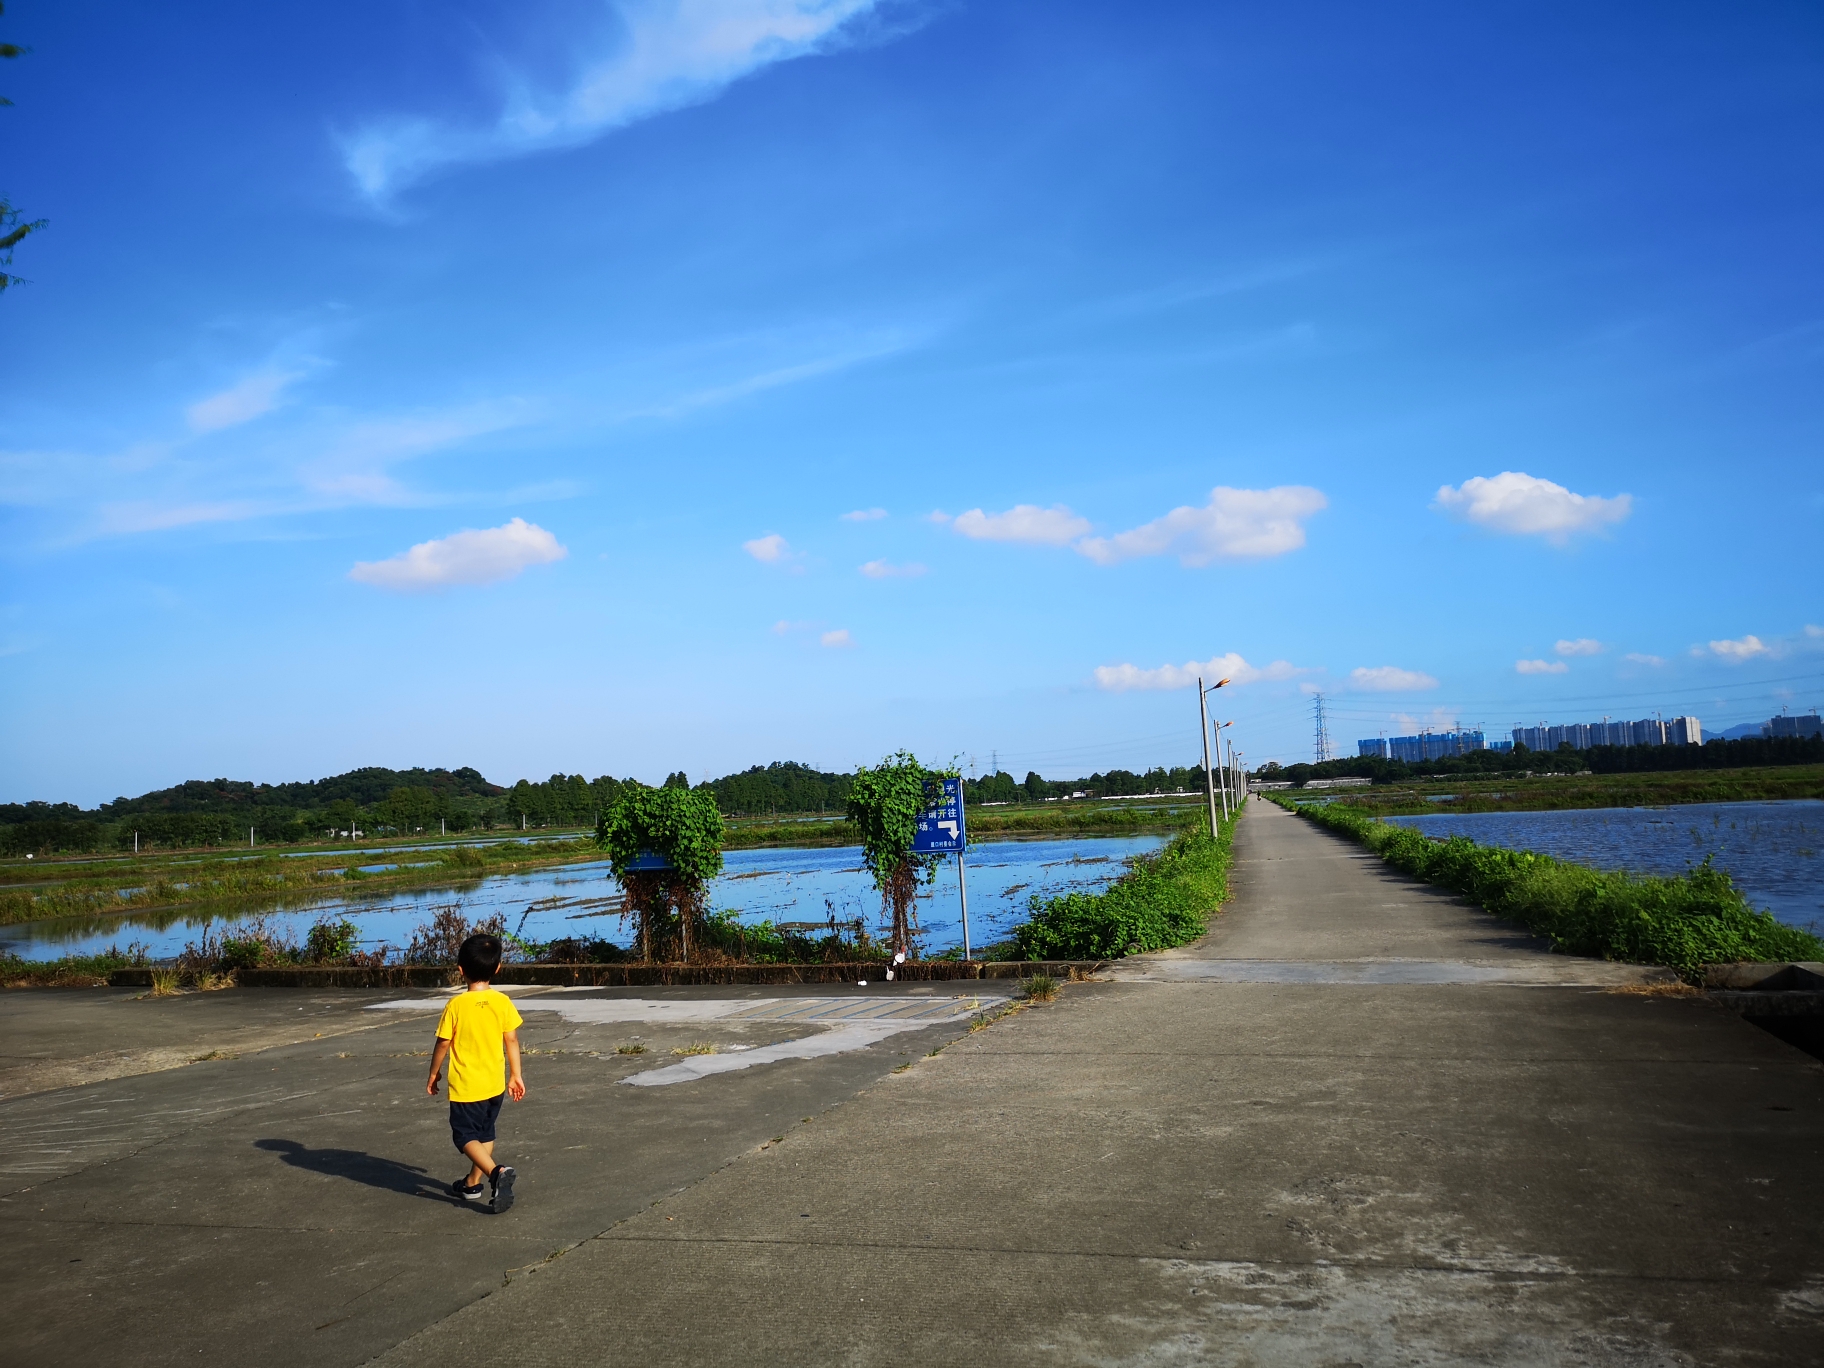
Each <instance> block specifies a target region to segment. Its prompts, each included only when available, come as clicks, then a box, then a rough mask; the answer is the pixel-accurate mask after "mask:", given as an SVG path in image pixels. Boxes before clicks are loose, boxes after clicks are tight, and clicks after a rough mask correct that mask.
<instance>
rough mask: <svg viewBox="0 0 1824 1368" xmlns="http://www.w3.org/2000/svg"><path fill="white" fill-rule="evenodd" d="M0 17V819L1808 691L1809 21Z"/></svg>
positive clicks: (1822, 141) (1798, 11)
mask: <svg viewBox="0 0 1824 1368" xmlns="http://www.w3.org/2000/svg"><path fill="white" fill-rule="evenodd" d="M0 36H4V37H5V38H7V39H9V40H10V41H14V42H19V43H23V44H26V45H28V46H29V47H30V48H31V49H32V51H31V52H30V54H29V55H27V56H26V57H24V58H22V59H20V60H19V61H16V62H10V63H7V64H5V65H6V67H7V69H6V70H5V71H4V72H3V73H0V78H3V79H4V80H5V83H6V84H5V86H4V93H6V94H8V95H10V97H11V98H12V99H13V101H14V106H15V107H13V108H11V109H4V110H0V139H4V142H3V143H0V148H3V149H4V159H3V161H0V167H3V168H4V176H3V183H0V190H4V191H5V192H6V193H7V194H8V195H9V196H10V197H11V198H12V200H13V201H14V203H15V204H16V205H18V206H19V207H20V208H21V209H23V210H25V211H26V212H27V213H28V214H29V215H30V216H33V217H37V216H44V217H47V218H49V219H50V221H51V223H50V227H49V228H48V229H47V230H45V231H44V232H42V233H40V234H37V235H35V236H33V237H31V238H29V239H27V240H26V242H25V243H24V244H23V245H22V246H21V247H20V249H19V251H18V252H17V254H16V257H15V260H14V264H13V267H12V270H13V271H14V272H15V273H17V274H19V275H22V276H24V277H26V278H27V280H28V281H29V283H28V284H25V285H22V286H19V287H16V288H14V289H10V290H8V291H6V292H5V294H4V295H3V296H0V336H3V337H4V340H5V346H4V349H3V350H0V519H3V522H0V527H3V528H4V536H3V538H0V541H3V543H4V549H3V550H0V555H3V556H4V570H5V589H4V597H3V600H0V698H3V699H4V702H5V708H4V713H3V719H4V720H0V748H3V750H4V753H5V764H4V766H0V789H3V790H4V792H0V799H7V800H18V799H25V798H47V799H58V800H71V801H78V802H82V803H84V804H90V803H94V802H96V801H98V800H105V799H108V798H112V797H113V796H115V795H116V794H122V793H137V792H140V791H142V790H144V789H147V788H151V787H154V786H160V785H164V784H168V783H172V782H175V781H178V780H181V779H184V778H187V777H197V776H216V775H228V776H234V777H245V778H253V779H258V780H268V781H277V780H284V779H293V778H306V777H314V776H317V775H321V774H328V773H334V772H338V771H340V770H344V769H348V768H351V767H353V766H356V765H363V764H385V765H393V766H407V765H413V764H423V765H450V766H454V765H462V764H472V765H475V766H477V767H479V768H480V769H482V770H483V771H484V772H485V773H486V774H488V775H489V776H490V777H492V778H494V779H496V780H497V781H503V782H511V781H512V780H514V779H516V778H519V777H522V776H528V777H534V778H538V777H543V776H545V775H548V774H550V773H552V772H554V771H559V770H562V771H565V772H577V771H581V772H583V773H586V774H590V775H594V774H597V773H602V772H611V773H614V774H617V775H628V774H632V775H637V776H641V777H644V778H647V779H651V780H656V779H658V778H660V777H662V776H663V775H664V774H665V773H667V772H668V771H670V770H673V769H677V768H684V769H686V770H687V771H688V772H689V773H690V774H691V775H692V776H693V777H700V776H702V775H704V774H709V773H723V772H726V771H728V770H731V769H735V768H738V767H742V766H745V765H748V764H753V763H764V762H766V761H769V760H772V759H784V758H791V759H802V760H806V761H810V762H813V763H817V764H820V765H823V766H826V767H831V768H846V767H848V766H850V765H852V764H854V763H856V762H857V761H864V760H871V759H874V758H877V757H878V756H879V755H881V754H882V753H883V752H886V751H888V750H892V749H896V748H898V747H900V746H908V747H911V748H913V749H915V750H916V751H917V752H918V753H920V754H921V755H923V756H926V757H928V758H934V759H935V758H948V757H950V756H952V755H956V756H959V757H961V758H962V759H963V761H964V763H965V765H967V764H968V763H969V761H970V758H971V757H973V758H974V760H975V763H976V764H977V766H978V767H983V768H985V767H986V766H987V765H988V764H989V763H990V760H991V757H995V756H998V758H999V760H1000V762H1001V764H1002V765H1003V766H1004V767H1006V768H1009V769H1012V770H1014V771H1015V772H1016V773H1019V774H1023V773H1024V772H1025V771H1026V770H1028V769H1037V770H1039V771H1040V772H1042V773H1045V774H1047V775H1048V776H1051V777H1069V776H1074V775H1077V774H1083V773H1087V772H1089V771H1091V770H1094V769H1102V768H1107V767H1110V766H1115V765H1122V766H1127V767H1133V768H1138V767H1142V766H1146V765H1150V764H1156V763H1186V762H1188V761H1190V760H1191V759H1192V757H1194V756H1195V755H1196V753H1197V732H1196V723H1195V720H1194V716H1195V695H1194V691H1193V690H1191V689H1190V688H1188V687H1186V681H1187V679H1188V678H1190V677H1191V676H1192V675H1194V674H1195V673H1196V670H1197V668H1198V666H1199V664H1202V665H1204V666H1206V667H1209V666H1210V665H1211V663H1212V662H1214V665H1213V668H1215V669H1220V670H1222V671H1223V672H1225V673H1229V674H1232V675H1233V676H1234V678H1235V680H1236V682H1235V683H1234V684H1233V685H1231V686H1230V688H1229V689H1227V690H1225V691H1224V693H1223V694H1221V695H1218V698H1220V699H1221V702H1222V706H1221V708H1220V709H1219V710H1218V711H1219V712H1220V713H1221V715H1222V716H1224V717H1232V718H1233V719H1234V720H1235V726H1234V728H1233V731H1232V733H1231V734H1232V735H1234V736H1235V737H1237V738H1238V744H1239V745H1240V746H1241V747H1242V749H1243V750H1244V751H1245V752H1246V753H1247V754H1248V756H1249V757H1250V758H1251V759H1252V760H1264V759H1266V758H1269V757H1277V758H1280V759H1282V760H1295V759H1303V758H1308V757H1309V754H1310V744H1311V742H1310V720H1309V713H1310V702H1309V693H1310V691H1311V690H1313V689H1319V688H1321V689H1323V690H1324V691H1325V692H1326V694H1327V696H1328V698H1329V703H1330V707H1331V712H1332V733H1333V735H1334V736H1335V737H1336V738H1337V739H1338V740H1339V741H1341V742H1343V743H1344V746H1345V748H1347V749H1352V748H1353V747H1352V745H1351V744H1350V743H1352V742H1353V741H1354V739H1355V738H1356V737H1358V736H1373V735H1376V734H1379V733H1381V732H1386V733H1388V734H1393V733H1396V732H1401V731H1405V730H1409V729H1411V728H1412V727H1414V726H1417V725H1422V724H1430V725H1438V724H1443V723H1449V722H1452V721H1459V720H1460V721H1461V722H1463V723H1464V724H1466V725H1476V724H1480V725H1483V726H1486V727H1487V728H1489V729H1490V730H1491V731H1495V730H1499V731H1502V732H1505V730H1506V729H1507V728H1509V727H1511V726H1513V725H1515V724H1516V723H1522V722H1525V723H1531V722H1536V721H1538V720H1540V719H1546V720H1551V721H1580V720H1592V719H1594V718H1597V717H1601V716H1603V715H1605V714H1610V715H1617V716H1621V715H1626V716H1630V717H1635V716H1647V715H1650V714H1652V713H1654V712H1663V713H1666V714H1667V715H1671V714H1675V713H1693V714H1696V715H1697V716H1699V717H1700V718H1701V719H1702V720H1703V722H1704V724H1705V726H1706V727H1707V728H1710V729H1716V728H1720V727H1722V726H1726V725H1729V724H1731V723H1736V722H1742V721H1747V720H1751V719H1758V718H1764V717H1765V716H1767V715H1768V714H1769V713H1770V712H1772V711H1775V710H1777V709H1778V708H1780V707H1782V706H1791V707H1793V708H1794V710H1795V711H1796V710H1799V709H1802V708H1809V707H1811V706H1814V705H1815V704H1817V703H1819V702H1824V601H1821V596H1820V592H1819V587H1818V575H1817V546H1818V544H1819V533H1820V524H1821V523H1824V462H1821V461H1820V459H1819V446H1820V436H1821V435H1824V421H1821V420H1824V395H1821V392H1820V379H1819V378H1820V363H1824V273H1821V272H1820V269H1819V249H1818V244H1819V243H1820V242H1824V180H1821V178H1820V174H1819V173H1820V170H1821V163H1824V120H1821V118H1820V115H1821V114H1824V14H1820V12H1819V11H1818V10H1817V8H1816V7H1815V6H1811V5H1806V4H1800V3H1791V4H1754V3H1746V4H1740V5H1732V6H1697V5H1654V6H1647V5H1638V6H1630V5H1619V6H1600V7H1589V6H1574V5H1559V6H1549V5H1546V6H1541V5H1527V6H1517V5H1516V6H1499V5H1495V6H1475V7H1463V6H1453V5H1444V4H1436V5H1390V6H1378V7H1364V6H1360V5H1353V4H1334V5H1324V4H1308V5H1298V6H1273V7H1260V6H1244V5H1229V4H1196V5H1184V6H1171V5H1165V4H1160V5H1151V6H1132V5H1101V6H1072V5H1069V4H1060V3H1050V4H1045V5H1025V6H1022V5H1018V4H999V5H986V4H974V3H943V4H918V3H892V4H871V3H868V0H728V2H727V3H723V4H713V3H706V2H705V0H684V2H683V3H669V4H667V3H646V2H645V0H629V2H628V3H612V2H609V0H519V3H514V4H507V3H483V2H480V0H451V3H446V4H442V5H436V6H430V5H423V4H417V3H410V4H408V3H395V2H394V0H365V2H364V3H362V4H360V5H355V4H347V3H328V4H317V5H312V6H308V7H306V6H287V5H273V6H256V7H247V6H228V5H219V4H197V5H192V6H187V7H178V8H176V9H172V8H169V7H165V8H157V7H154V8H151V9H148V8H146V7H144V6H127V5H120V4H101V3H86V4H85V3H70V4H64V5H55V6H53V5H50V4H48V3H45V0H17V3H15V4H11V5H9V6H8V8H7V11H6V13H5V16H4V18H3V19H0Z"/></svg>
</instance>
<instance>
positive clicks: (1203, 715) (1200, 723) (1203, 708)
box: [1197, 675, 1229, 839]
mask: <svg viewBox="0 0 1824 1368" xmlns="http://www.w3.org/2000/svg"><path fill="white" fill-rule="evenodd" d="M1228 682H1229V681H1228V680H1226V679H1219V680H1217V681H1216V682H1215V683H1214V684H1212V685H1210V687H1209V688H1207V689H1206V688H1204V687H1203V676H1202V675H1198V676H1197V730H1198V731H1199V732H1201V733H1202V734H1203V792H1204V795H1205V796H1206V797H1207V798H1208V799H1209V800H1210V836H1211V838H1212V839H1214V838H1215V835H1216V777H1215V775H1214V773H1213V772H1212V771H1211V769H1210V710H1209V708H1208V706H1207V705H1206V704H1205V702H1204V700H1205V699H1206V698H1208V697H1209V696H1210V695H1211V694H1213V693H1215V692H1216V690H1218V689H1220V688H1221V687H1222V686H1223V685H1224V684H1227V683H1228Z"/></svg>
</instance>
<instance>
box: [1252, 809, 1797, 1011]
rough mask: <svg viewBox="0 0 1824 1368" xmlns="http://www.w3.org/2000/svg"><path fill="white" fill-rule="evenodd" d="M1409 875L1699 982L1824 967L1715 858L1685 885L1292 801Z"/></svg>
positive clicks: (1563, 936)
mask: <svg viewBox="0 0 1824 1368" xmlns="http://www.w3.org/2000/svg"><path fill="white" fill-rule="evenodd" d="M1282 806H1285V807H1287V808H1290V809H1291V810H1293V811H1296V812H1298V813H1299V814H1300V815H1301V816H1303V817H1305V818H1307V819H1308V820H1311V821H1314V822H1317V823H1319V824H1320V825H1322V826H1326V827H1329V828H1330V829H1331V830H1332V831H1337V832H1340V833H1342V834H1343V835H1346V836H1349V837H1352V838H1353V839H1355V840H1356V841H1359V842H1360V843H1361V844H1362V845H1364V846H1366V847H1368V849H1370V850H1372V851H1374V852H1375V853H1376V854H1377V855H1379V856H1380V857H1381V858H1382V859H1383V860H1385V861H1386V862H1387V863H1388V864H1390V865H1392V866H1393V867H1394V868H1395V869H1398V870H1400V871H1402V872H1403V873H1406V874H1410V875H1412V876H1414V877H1415V878H1419V879H1423V880H1424V881H1425V882H1427V883H1434V884H1438V885H1441V886H1442V887H1445V888H1449V889H1451V890H1453V891H1454V892H1457V893H1461V894H1463V895H1464V896H1465V897H1467V898H1469V899H1470V900H1471V901H1473V902H1477V903H1480V904H1481V905H1482V906H1483V907H1485V908H1487V909H1488V910H1489V911H1490V912H1493V913H1494V914H1495V915H1496V916H1499V917H1506V918H1509V919H1511V920H1513V921H1517V922H1519V923H1521V924H1522V925H1524V926H1525V927H1527V928H1528V929H1529V930H1531V931H1532V932H1534V933H1535V934H1537V935H1541V936H1544V937H1545V938H1546V939H1548V940H1550V941H1551V943H1552V947H1553V948H1554V949H1556V950H1559V951H1561V952H1563V953H1565V954H1572V955H1587V956H1591V957H1593V958H1598V959H1609V960H1619V961H1622V962H1625V963H1630V964H1659V965H1664V966H1666V967H1667V968H1669V969H1673V970H1675V971H1677V973H1678V975H1679V977H1680V978H1682V979H1684V980H1686V981H1687V982H1696V981H1697V980H1698V979H1700V978H1701V977H1702V975H1703V970H1704V966H1705V965H1707V964H1729V963H1735V962H1739V961H1770V960H1817V959H1824V940H1820V939H1819V938H1818V937H1816V936H1814V935H1811V934H1810V933H1809V932H1806V931H1800V930H1799V929H1797V928H1796V927H1791V926H1787V925H1785V924H1784V923H1783V922H1780V921H1777V920H1775V918H1774V917H1773V916H1772V914H1771V913H1767V912H1758V911H1756V910H1755V909H1754V908H1752V907H1750V906H1749V905H1748V901H1747V899H1745V898H1744V897H1743V896H1742V895H1741V893H1740V892H1738V891H1737V890H1736V888H1735V885H1734V884H1733V883H1731V882H1730V879H1729V876H1728V875H1727V874H1726V873H1724V872H1723V871H1722V870H1720V869H1715V868H1712V867H1711V865H1710V862H1709V861H1708V860H1706V861H1705V862H1704V863H1703V864H1702V865H1700V866H1698V867H1697V868H1696V869H1693V870H1692V871H1691V872H1690V873H1688V874H1684V875H1680V876H1678V877H1676V878H1659V877H1650V876H1636V875H1632V874H1625V873H1610V872H1607V871H1604V870H1598V869H1590V868H1588V867H1586V866H1584V865H1577V864H1571V863H1569V862H1567V861H1564V860H1555V859H1553V858H1551V857H1550V856H1549V855H1539V854H1535V853H1534V852H1532V851H1526V850H1504V849H1500V848H1498V847H1495V846H1480V845H1477V844H1476V843H1475V842H1474V841H1471V840H1469V839H1468V838H1467V837H1463V836H1453V837H1451V838H1450V839H1449V840H1443V841H1440V840H1434V839H1432V838H1431V837H1428V836H1426V835H1424V834H1423V833H1421V832H1418V831H1415V830H1413V829H1412V828H1411V827H1404V826H1394V825H1392V824H1390V823H1386V822H1381V821H1377V820H1376V819H1375V818H1373V817H1372V816H1370V815H1368V813H1366V812H1364V811H1362V810H1361V809H1360V808H1359V807H1356V806H1354V805H1349V804H1342V803H1332V804H1326V805H1322V806H1319V805H1316V804H1307V805H1304V806H1302V807H1301V806H1299V805H1298V804H1296V803H1292V802H1282Z"/></svg>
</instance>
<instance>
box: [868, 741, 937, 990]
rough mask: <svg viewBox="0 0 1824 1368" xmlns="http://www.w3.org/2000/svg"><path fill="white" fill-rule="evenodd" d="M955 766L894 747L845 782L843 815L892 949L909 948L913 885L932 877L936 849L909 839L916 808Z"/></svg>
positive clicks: (922, 805) (907, 950)
mask: <svg viewBox="0 0 1824 1368" xmlns="http://www.w3.org/2000/svg"><path fill="white" fill-rule="evenodd" d="M956 776H957V771H956V770H955V769H941V770H940V769H931V768H929V767H927V766H926V765H924V764H922V763H921V762H920V761H919V759H918V757H917V756H915V755H913V754H912V753H911V752H910V751H903V750H902V751H897V752H895V753H894V754H892V755H889V756H887V757H886V758H885V759H884V760H882V761H881V762H880V763H879V764H878V765H875V766H873V767H871V768H870V767H869V766H867V765H859V766H857V767H856V770H855V778H854V779H853V780H852V781H851V782H850V784H849V799H848V816H849V821H850V822H851V823H853V824H854V827H855V831H856V834H857V835H858V836H860V837H861V858H862V863H863V864H864V865H866V866H867V870H868V873H869V874H871V875H873V877H874V886H875V887H876V888H878V889H879V890H880V900H881V911H882V913H883V914H884V915H885V916H886V918H887V920H888V922H889V924H890V925H891V928H892V931H891V937H892V941H893V949H894V950H895V952H897V953H900V954H904V955H908V956H909V955H911V954H912V953H913V950H914V947H913V944H912V942H913V937H914V934H915V930H914V927H913V925H912V921H913V918H912V906H913V903H914V901H915V900H916V899H917V897H918V885H919V882H920V881H921V880H922V881H924V882H926V883H929V882H930V881H931V880H932V879H934V878H936V877H937V866H938V864H939V863H940V862H941V861H942V859H943V857H942V856H941V855H915V854H914V853H913V851H912V839H913V836H914V835H915V834H916V833H917V830H918V814H919V813H920V812H922V811H924V809H925V808H926V807H927V806H929V804H930V803H931V801H932V797H933V790H934V789H935V787H936V785H937V782H938V781H939V780H940V779H954V778H955V777H956Z"/></svg>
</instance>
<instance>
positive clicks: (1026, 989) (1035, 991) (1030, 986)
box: [1020, 974, 1058, 1002]
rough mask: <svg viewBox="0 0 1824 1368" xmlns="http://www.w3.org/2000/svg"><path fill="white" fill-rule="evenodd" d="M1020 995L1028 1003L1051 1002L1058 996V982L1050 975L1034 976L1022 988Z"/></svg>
mask: <svg viewBox="0 0 1824 1368" xmlns="http://www.w3.org/2000/svg"><path fill="white" fill-rule="evenodd" d="M1020 994H1021V996H1022V997H1024V998H1025V999H1026V1000H1027V1001H1028V1002H1050V1001H1051V1000H1052V999H1053V998H1055V997H1057V995H1058V981H1057V980H1056V979H1054V978H1053V977H1052V976H1051V975H1050V974H1034V975H1033V976H1032V977H1031V978H1029V979H1027V980H1026V981H1025V982H1024V984H1023V985H1022V986H1021V990H1020Z"/></svg>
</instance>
